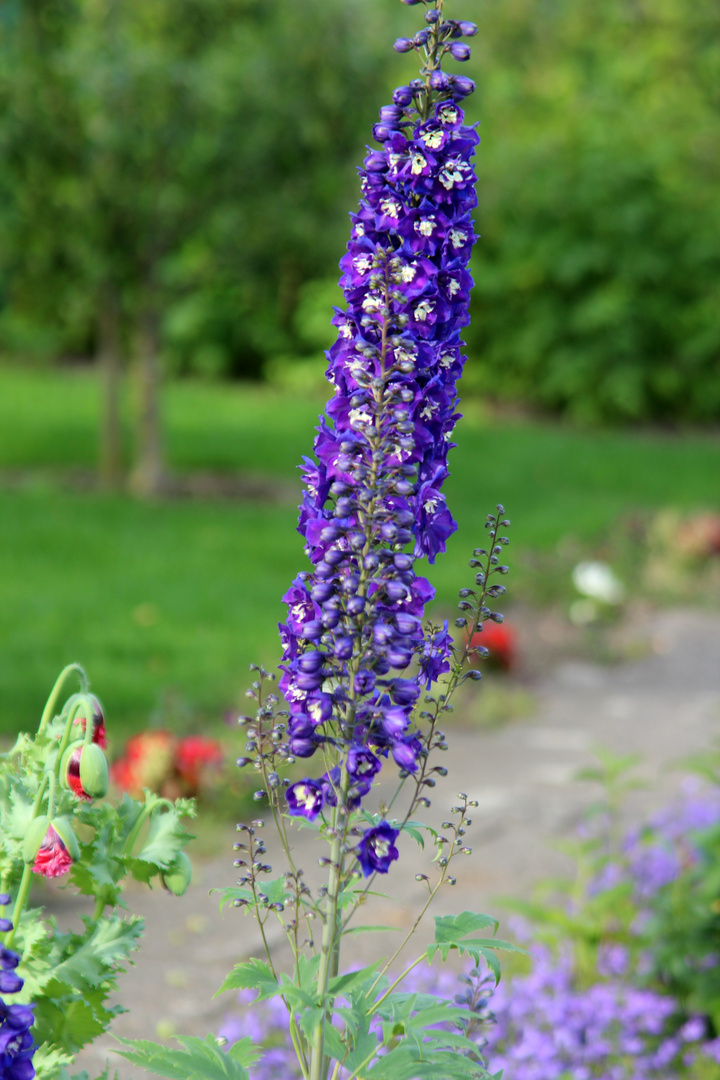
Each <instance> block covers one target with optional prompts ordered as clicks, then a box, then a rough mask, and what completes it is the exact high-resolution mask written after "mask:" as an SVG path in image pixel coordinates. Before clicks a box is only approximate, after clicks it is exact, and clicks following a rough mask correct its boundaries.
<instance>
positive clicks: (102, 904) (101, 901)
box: [92, 888, 107, 922]
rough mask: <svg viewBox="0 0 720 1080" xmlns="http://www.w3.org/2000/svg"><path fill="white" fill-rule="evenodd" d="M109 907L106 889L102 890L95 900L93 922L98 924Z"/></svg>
mask: <svg viewBox="0 0 720 1080" xmlns="http://www.w3.org/2000/svg"><path fill="white" fill-rule="evenodd" d="M106 907H107V900H106V899H105V889H104V888H101V889H100V892H99V893H98V894H97V896H96V898H95V907H94V908H93V913H92V918H93V922H97V921H98V919H99V918H100V916H101V915H102V913H103V911H104V910H105V908H106Z"/></svg>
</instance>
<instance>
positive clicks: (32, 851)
mask: <svg viewBox="0 0 720 1080" xmlns="http://www.w3.org/2000/svg"><path fill="white" fill-rule="evenodd" d="M49 824H50V818H48V817H45V815H43V816H42V817H36V818H35V820H34V821H31V822H30V825H29V826H28V830H27V832H26V833H25V839H24V841H23V849H22V855H23V861H24V862H26V863H34V862H35V856H36V855H37V853H38V851H39V849H40V845H41V844H42V842H43V840H44V839H45V834H46V833H47V831H48V825H49Z"/></svg>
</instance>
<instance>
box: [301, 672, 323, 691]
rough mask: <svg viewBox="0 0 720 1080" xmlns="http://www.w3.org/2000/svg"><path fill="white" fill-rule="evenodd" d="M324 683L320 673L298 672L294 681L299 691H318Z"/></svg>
mask: <svg viewBox="0 0 720 1080" xmlns="http://www.w3.org/2000/svg"><path fill="white" fill-rule="evenodd" d="M324 681H325V676H324V675H323V674H322V672H321V671H299V672H298V673H297V675H296V676H295V680H294V682H295V686H297V687H298V689H299V690H319V689H320V687H321V686H322V684H323V682H324Z"/></svg>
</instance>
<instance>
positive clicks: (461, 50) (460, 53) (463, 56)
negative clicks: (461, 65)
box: [450, 41, 472, 60]
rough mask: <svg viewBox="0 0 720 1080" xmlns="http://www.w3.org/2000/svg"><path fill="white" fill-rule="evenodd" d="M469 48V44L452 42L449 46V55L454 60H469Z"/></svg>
mask: <svg viewBox="0 0 720 1080" xmlns="http://www.w3.org/2000/svg"><path fill="white" fill-rule="evenodd" d="M471 51H472V50H471V49H470V46H469V45H465V44H464V43H463V42H461V41H460V42H453V43H452V45H451V46H450V55H451V56H452V57H454V59H455V60H469V59H470V54H471Z"/></svg>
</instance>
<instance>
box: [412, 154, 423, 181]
mask: <svg viewBox="0 0 720 1080" xmlns="http://www.w3.org/2000/svg"><path fill="white" fill-rule="evenodd" d="M425 168H427V160H426V158H424V157H423V156H422V154H413V156H412V158H411V161H410V172H411V173H412V174H413V176H419V175H420V173H421V172H422V171H423V169H425Z"/></svg>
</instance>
